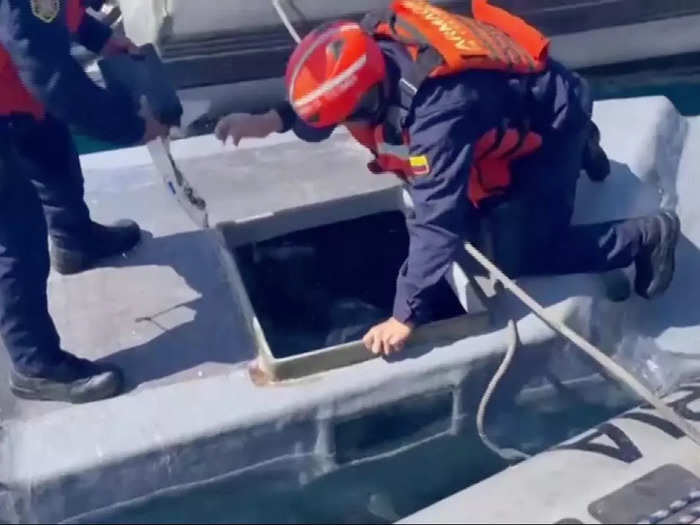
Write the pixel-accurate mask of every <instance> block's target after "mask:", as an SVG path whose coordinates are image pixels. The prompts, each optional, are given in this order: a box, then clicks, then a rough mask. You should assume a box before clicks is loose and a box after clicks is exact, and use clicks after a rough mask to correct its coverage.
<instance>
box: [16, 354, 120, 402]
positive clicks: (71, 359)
mask: <svg viewBox="0 0 700 525" xmlns="http://www.w3.org/2000/svg"><path fill="white" fill-rule="evenodd" d="M123 386H124V379H123V376H122V373H121V371H120V370H119V369H118V368H117V367H115V366H110V365H101V364H97V363H93V362H91V361H88V360H86V359H78V358H77V357H75V356H74V355H71V354H69V353H67V352H65V353H64V357H63V359H62V360H61V361H60V362H59V363H57V364H56V365H55V366H53V367H50V369H48V370H46V371H45V372H44V373H42V374H39V375H27V374H22V373H20V372H18V371H17V370H12V372H11V373H10V390H11V391H12V393H13V394H14V395H15V396H17V397H19V398H22V399H34V400H39V401H62V402H68V403H90V402H92V401H99V400H101V399H107V398H110V397H114V396H117V395H119V394H120V393H121V392H122V389H123Z"/></svg>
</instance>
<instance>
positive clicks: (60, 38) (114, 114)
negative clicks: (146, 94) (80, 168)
mask: <svg viewBox="0 0 700 525" xmlns="http://www.w3.org/2000/svg"><path fill="white" fill-rule="evenodd" d="M63 13H64V11H62V14H63ZM70 42H71V39H70V34H69V31H68V28H67V25H66V23H65V20H64V19H63V17H62V15H59V16H57V17H56V18H55V19H54V20H52V21H49V22H45V21H43V20H42V19H40V18H38V17H37V16H35V15H34V13H33V12H32V8H31V2H30V1H29V0H0V43H1V44H2V45H3V46H4V47H5V49H6V50H7V52H8V53H9V55H10V57H11V59H12V62H13V63H14V65H15V67H16V68H17V72H18V73H19V76H20V78H21V79H22V82H23V83H24V85H25V86H26V87H27V89H28V90H29V91H30V92H31V93H32V95H34V96H35V97H36V98H37V99H38V100H39V101H41V102H42V103H43V104H44V105H45V106H46V109H47V110H48V111H49V112H50V113H51V114H53V115H54V116H56V117H58V118H59V119H61V120H63V121H64V122H67V123H69V124H72V125H74V126H76V127H78V128H79V129H80V130H81V131H83V132H85V133H87V134H89V135H91V136H93V137H95V138H97V139H101V140H105V141H109V142H113V143H116V144H123V145H130V144H135V143H137V142H138V141H139V140H140V139H141V137H142V136H143V132H144V126H145V123H144V121H143V119H142V118H141V117H139V116H138V115H137V114H136V112H135V110H134V108H133V105H132V103H131V101H130V100H128V99H126V98H122V97H120V96H117V95H114V94H112V93H110V92H108V91H106V90H104V89H101V88H99V87H98V86H97V85H96V84H95V83H93V82H92V81H91V80H90V78H89V77H88V76H87V74H86V73H85V72H84V71H83V69H82V67H81V66H80V65H79V64H78V63H77V62H76V61H75V60H74V59H73V57H72V56H71V54H70Z"/></svg>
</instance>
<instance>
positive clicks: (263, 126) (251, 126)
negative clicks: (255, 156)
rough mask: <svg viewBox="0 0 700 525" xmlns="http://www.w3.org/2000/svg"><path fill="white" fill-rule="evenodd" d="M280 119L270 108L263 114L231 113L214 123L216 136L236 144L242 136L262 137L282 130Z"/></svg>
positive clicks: (224, 141) (222, 140)
mask: <svg viewBox="0 0 700 525" xmlns="http://www.w3.org/2000/svg"><path fill="white" fill-rule="evenodd" d="M282 126H283V124H282V119H281V118H280V116H279V114H278V113H277V112H276V111H275V110H270V111H268V112H267V113H265V114H263V115H252V114H250V113H232V114H230V115H228V116H227V117H224V118H222V119H221V120H220V121H219V123H218V124H217V125H216V130H215V131H214V133H215V134H216V138H218V139H219V140H220V141H221V142H223V143H224V144H226V142H227V141H228V138H229V137H231V138H232V139H233V143H234V144H235V145H236V146H238V144H239V143H240V142H241V140H242V139H244V138H258V139H262V138H265V137H267V136H268V135H271V134H272V133H275V132H278V131H281V130H282Z"/></svg>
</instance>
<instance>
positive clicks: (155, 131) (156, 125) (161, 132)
mask: <svg viewBox="0 0 700 525" xmlns="http://www.w3.org/2000/svg"><path fill="white" fill-rule="evenodd" d="M139 115H140V116H141V117H142V118H143V120H144V121H145V122H146V129H145V130H144V134H143V139H141V143H142V144H148V143H149V142H151V141H152V140H155V139H157V138H158V137H161V138H164V139H165V138H168V135H169V134H170V128H169V127H168V126H166V125H165V124H163V123H162V122H160V121H159V120H158V119H156V117H155V116H154V115H153V111H152V110H151V106H150V105H149V104H148V100H146V97H141V110H140V111H139Z"/></svg>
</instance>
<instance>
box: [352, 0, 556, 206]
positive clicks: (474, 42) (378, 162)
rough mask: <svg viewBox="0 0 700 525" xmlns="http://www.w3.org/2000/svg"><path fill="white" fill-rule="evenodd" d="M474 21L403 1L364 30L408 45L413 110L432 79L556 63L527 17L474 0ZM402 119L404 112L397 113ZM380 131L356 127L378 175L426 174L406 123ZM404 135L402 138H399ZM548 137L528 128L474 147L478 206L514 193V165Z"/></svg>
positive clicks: (407, 89)
mask: <svg viewBox="0 0 700 525" xmlns="http://www.w3.org/2000/svg"><path fill="white" fill-rule="evenodd" d="M471 10H472V15H473V18H468V17H463V16H458V15H454V14H451V13H449V12H447V11H445V10H443V9H440V8H438V7H435V6H433V5H431V4H430V3H429V2H426V1H425V0H395V1H394V2H393V4H392V5H391V7H390V8H389V9H388V10H386V11H381V12H377V13H371V14H370V15H368V16H367V18H366V19H365V21H364V22H363V27H365V29H366V30H368V31H370V32H371V33H372V34H373V35H374V37H375V38H377V39H383V38H384V39H391V40H395V41H398V42H400V43H401V44H403V45H405V46H406V48H407V50H408V52H409V54H410V56H411V58H412V60H413V66H412V67H411V71H408V72H403V71H402V78H401V83H400V89H401V95H402V105H403V106H404V107H410V105H411V103H412V99H413V97H414V96H415V94H416V93H417V92H418V89H419V88H420V86H421V84H422V83H423V82H424V81H425V80H426V79H428V78H434V77H439V76H447V75H453V74H458V73H461V72H464V71H467V70H470V69H487V70H497V71H504V72H512V73H518V74H530V73H538V72H541V71H543V70H544V69H545V67H546V65H547V60H548V50H549V40H547V38H545V37H544V36H543V35H542V34H541V33H540V32H539V31H538V30H537V29H535V28H533V27H532V26H530V25H528V24H527V23H526V22H525V21H523V20H522V19H520V18H518V17H516V16H514V15H512V14H510V13H508V12H506V11H504V10H502V9H500V8H497V7H494V6H491V5H489V4H488V2H487V0H473V1H472V7H471ZM391 113H393V114H394V115H396V114H397V112H395V111H394V112H391V111H390V114H391ZM389 120H391V122H385V123H383V124H380V125H378V126H376V127H375V126H369V125H364V124H359V123H348V124H346V127H347V128H348V130H349V131H350V133H351V134H352V135H353V137H354V138H355V139H356V140H357V141H358V142H360V143H361V144H362V145H364V146H365V147H367V148H368V149H369V150H370V151H372V153H373V154H374V156H375V159H374V161H373V162H371V163H370V164H369V166H368V167H369V169H370V170H371V171H372V172H373V173H387V172H391V173H395V174H396V175H398V176H399V177H401V178H402V179H404V180H411V179H412V178H414V177H416V176H421V175H422V173H421V171H420V170H421V169H422V167H421V166H417V167H416V166H412V165H411V158H410V156H409V146H410V137H409V136H408V132H407V131H406V129H405V127H404V126H403V121H402V120H401V119H400V118H390V119H389ZM388 128H391V129H396V130H401V131H400V132H399V133H398V134H400V135H401V136H400V140H398V141H397V140H392V141H391V142H388V141H387V140H386V134H387V133H386V130H387V129H388ZM396 134H397V133H394V135H396ZM541 144H542V139H541V137H540V136H539V135H537V134H535V133H532V132H530V131H529V130H527V129H515V128H508V129H501V130H497V129H493V130H490V131H488V132H487V133H486V134H485V135H484V136H483V137H481V139H480V140H479V141H477V143H476V144H475V147H474V154H473V162H472V166H471V167H470V169H471V174H470V182H469V188H468V197H469V199H470V200H471V201H472V203H473V204H474V205H475V206H477V207H478V206H479V204H480V203H481V202H482V201H483V200H484V199H486V198H488V197H491V196H494V195H498V194H500V193H503V192H504V191H506V190H507V188H508V187H509V186H510V184H511V172H510V163H511V162H512V161H514V160H515V159H517V158H520V157H523V156H526V155H529V154H531V153H533V152H534V151H536V150H537V149H539V147H540V146H541Z"/></svg>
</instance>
